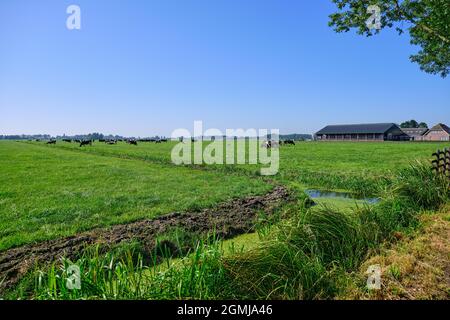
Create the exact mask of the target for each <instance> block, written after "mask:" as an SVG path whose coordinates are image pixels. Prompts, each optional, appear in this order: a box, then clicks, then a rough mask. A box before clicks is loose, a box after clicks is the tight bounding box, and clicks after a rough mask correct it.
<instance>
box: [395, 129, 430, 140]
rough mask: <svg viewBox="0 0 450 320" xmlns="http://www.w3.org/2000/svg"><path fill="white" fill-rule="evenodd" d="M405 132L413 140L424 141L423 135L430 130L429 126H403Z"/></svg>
mask: <svg viewBox="0 0 450 320" xmlns="http://www.w3.org/2000/svg"><path fill="white" fill-rule="evenodd" d="M401 129H402V131H403V132H404V133H406V134H407V135H408V136H409V139H410V140H411V141H422V139H423V135H424V134H425V133H426V132H427V131H428V128H401Z"/></svg>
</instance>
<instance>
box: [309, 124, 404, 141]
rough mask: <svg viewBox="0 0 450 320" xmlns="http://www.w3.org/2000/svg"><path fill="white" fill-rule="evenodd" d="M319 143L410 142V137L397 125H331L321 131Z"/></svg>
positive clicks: (317, 137)
mask: <svg viewBox="0 0 450 320" xmlns="http://www.w3.org/2000/svg"><path fill="white" fill-rule="evenodd" d="M315 137H316V140H318V141H408V140H410V138H409V136H408V135H407V134H406V133H404V132H403V131H402V130H401V129H400V127H399V126H398V125H396V124H395V123H368V124H345V125H329V126H326V127H325V128H323V129H321V130H319V131H318V132H317V133H316V135H315Z"/></svg>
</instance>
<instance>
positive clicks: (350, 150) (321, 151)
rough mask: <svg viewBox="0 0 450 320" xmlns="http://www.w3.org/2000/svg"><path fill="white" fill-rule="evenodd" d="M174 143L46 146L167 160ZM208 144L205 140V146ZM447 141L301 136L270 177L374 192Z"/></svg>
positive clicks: (249, 169) (253, 168)
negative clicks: (304, 139) (327, 139)
mask: <svg viewBox="0 0 450 320" xmlns="http://www.w3.org/2000/svg"><path fill="white" fill-rule="evenodd" d="M40 144H43V143H42V142H40ZM175 144H176V142H169V143H162V144H152V143H140V144H139V145H138V146H132V145H127V144H125V143H119V144H117V145H112V146H110V145H105V144H103V143H94V145H93V146H92V147H83V148H80V147H79V146H78V144H75V143H73V144H69V143H64V142H59V143H58V145H56V146H50V148H63V149H68V150H73V151H78V152H86V153H93V154H101V155H105V156H113V157H119V158H130V159H140V160H145V161H147V162H152V163H164V164H171V159H170V152H171V149H172V148H173V146H174V145H175ZM207 144H208V143H207V142H206V143H204V145H205V146H206V145H207ZM230 144H232V142H230V141H228V142H227V145H230ZM448 146H449V144H448V143H434V142H432V143H409V142H405V143H398V142H368V143H355V142H331V143H324V142H300V143H297V144H296V145H295V146H282V147H281V149H280V170H279V172H280V174H279V175H277V176H275V177H274V178H275V179H277V180H278V181H280V182H281V183H283V184H286V185H290V186H293V187H300V188H302V187H311V188H312V187H314V188H325V189H333V190H349V191H353V192H356V193H360V194H363V195H373V194H375V193H377V192H378V191H379V188H380V187H381V186H382V185H384V184H386V180H389V179H390V178H391V177H392V176H393V175H394V174H395V172H396V171H397V170H398V169H401V168H402V167H405V166H407V165H408V163H410V162H412V161H414V160H427V159H431V154H432V153H433V152H435V151H436V150H437V149H439V148H444V147H448ZM227 147H228V146H227ZM247 147H248V144H247ZM235 148H236V145H235ZM224 154H225V152H224ZM260 167H261V165H248V164H247V165H234V166H230V165H228V166H223V165H216V166H207V167H206V168H207V169H211V170H214V171H222V172H227V173H228V172H237V173H239V174H245V175H251V176H252V175H257V174H258V173H259V169H260Z"/></svg>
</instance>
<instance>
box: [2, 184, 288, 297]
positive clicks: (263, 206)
mask: <svg viewBox="0 0 450 320" xmlns="http://www.w3.org/2000/svg"><path fill="white" fill-rule="evenodd" d="M287 200H289V193H288V191H287V190H286V189H285V188H284V187H281V186H277V187H275V188H274V189H273V190H272V191H271V192H270V193H268V194H266V195H263V196H252V197H247V198H243V199H237V200H233V201H231V202H227V203H223V204H221V205H219V206H217V207H215V208H212V209H205V210H203V211H200V212H190V213H171V214H167V215H164V216H161V217H158V218H156V219H151V220H143V221H138V222H133V223H129V224H123V225H115V226H112V227H110V228H105V229H96V230H91V231H88V232H83V233H80V234H78V235H75V236H72V237H67V238H62V239H55V240H50V241H45V242H40V243H38V244H31V245H26V246H23V247H19V248H13V249H10V250H7V251H4V252H0V292H1V291H3V290H5V289H7V288H10V287H12V286H14V285H15V284H16V283H17V282H18V281H19V280H20V278H21V277H22V276H23V275H24V274H26V273H27V272H28V271H29V270H30V268H33V267H34V266H35V265H36V264H41V263H48V262H52V261H55V259H59V258H60V257H62V256H65V257H68V258H73V257H76V255H77V254H79V253H80V252H81V251H82V250H83V249H84V248H85V246H86V245H92V244H105V245H115V244H119V243H121V242H124V241H131V240H137V241H139V242H141V243H143V244H146V246H148V247H149V248H147V249H151V246H154V245H155V239H156V237H157V236H158V235H159V234H164V233H165V232H167V231H169V230H171V229H173V228H182V229H184V230H186V231H188V232H195V233H199V234H201V233H207V232H209V231H213V230H214V231H215V233H216V235H217V236H218V237H221V238H231V237H233V236H236V235H239V234H243V233H247V232H251V231H252V229H254V227H255V223H256V219H257V217H258V212H261V211H264V212H265V213H266V214H269V215H270V214H271V213H273V212H274V209H276V208H277V207H278V206H279V205H280V204H281V203H283V202H285V201H287ZM3 279H4V280H3ZM2 280H3V281H2Z"/></svg>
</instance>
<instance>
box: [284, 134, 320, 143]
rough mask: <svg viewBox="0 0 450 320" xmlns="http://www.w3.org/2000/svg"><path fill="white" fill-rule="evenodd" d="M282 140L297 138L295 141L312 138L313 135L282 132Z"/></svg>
mask: <svg viewBox="0 0 450 320" xmlns="http://www.w3.org/2000/svg"><path fill="white" fill-rule="evenodd" d="M280 140H295V141H304V140H312V135H311V134H303V133H292V134H280Z"/></svg>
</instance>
